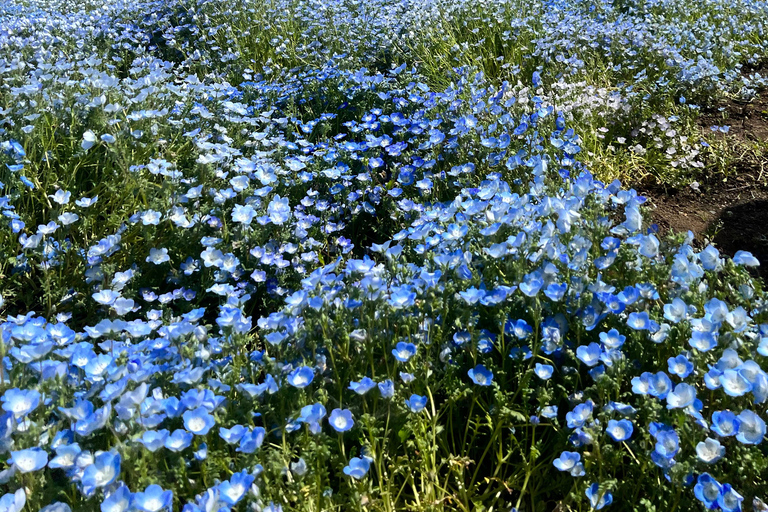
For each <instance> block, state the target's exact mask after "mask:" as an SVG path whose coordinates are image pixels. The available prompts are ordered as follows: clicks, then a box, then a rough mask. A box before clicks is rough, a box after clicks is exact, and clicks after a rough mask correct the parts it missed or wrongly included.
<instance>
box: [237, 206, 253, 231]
mask: <svg viewBox="0 0 768 512" xmlns="http://www.w3.org/2000/svg"><path fill="white" fill-rule="evenodd" d="M254 217H256V210H254V209H253V207H252V206H251V205H240V204H237V205H235V208H234V210H232V222H236V223H238V224H242V225H244V226H250V224H251V222H253V218H254Z"/></svg>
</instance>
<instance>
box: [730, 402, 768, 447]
mask: <svg viewBox="0 0 768 512" xmlns="http://www.w3.org/2000/svg"><path fill="white" fill-rule="evenodd" d="M738 419H739V430H738V432H737V434H736V439H738V440H739V442H740V443H742V444H760V443H761V442H762V441H763V438H764V437H765V421H763V419H762V418H761V417H760V416H758V415H757V414H755V413H754V412H752V411H750V410H745V411H742V412H741V413H739V416H738Z"/></svg>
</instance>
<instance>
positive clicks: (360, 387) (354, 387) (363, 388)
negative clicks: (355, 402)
mask: <svg viewBox="0 0 768 512" xmlns="http://www.w3.org/2000/svg"><path fill="white" fill-rule="evenodd" d="M375 387H376V382H374V381H373V380H372V379H371V378H370V377H363V378H362V379H360V382H355V381H352V382H350V383H349V387H348V388H347V389H350V390H351V391H354V392H355V393H357V394H358V395H364V394H366V393H367V392H369V391H370V390H372V389H373V388H375Z"/></svg>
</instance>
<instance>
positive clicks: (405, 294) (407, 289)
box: [388, 284, 416, 309]
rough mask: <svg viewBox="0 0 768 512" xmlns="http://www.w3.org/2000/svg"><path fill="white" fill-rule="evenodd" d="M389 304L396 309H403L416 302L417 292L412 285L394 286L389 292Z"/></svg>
mask: <svg viewBox="0 0 768 512" xmlns="http://www.w3.org/2000/svg"><path fill="white" fill-rule="evenodd" d="M388 302H389V305H390V306H392V307H393V308H395V309H403V308H407V307H410V306H413V305H414V304H415V303H416V292H414V291H413V289H412V288H411V286H410V285H407V284H405V285H402V286H394V287H392V289H391V291H390V294H389V301H388Z"/></svg>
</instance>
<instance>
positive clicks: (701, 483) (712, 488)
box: [693, 473, 723, 508]
mask: <svg viewBox="0 0 768 512" xmlns="http://www.w3.org/2000/svg"><path fill="white" fill-rule="evenodd" d="M693 492H694V494H695V495H696V498H697V499H698V500H699V501H701V502H702V503H704V505H705V506H706V507H707V508H715V506H716V504H717V500H718V499H719V498H720V496H721V494H722V492H723V486H722V485H720V482H718V481H717V480H715V479H714V478H712V475H710V474H709V473H702V474H700V475H699V478H698V481H697V482H696V486H695V487H694V488H693Z"/></svg>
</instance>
